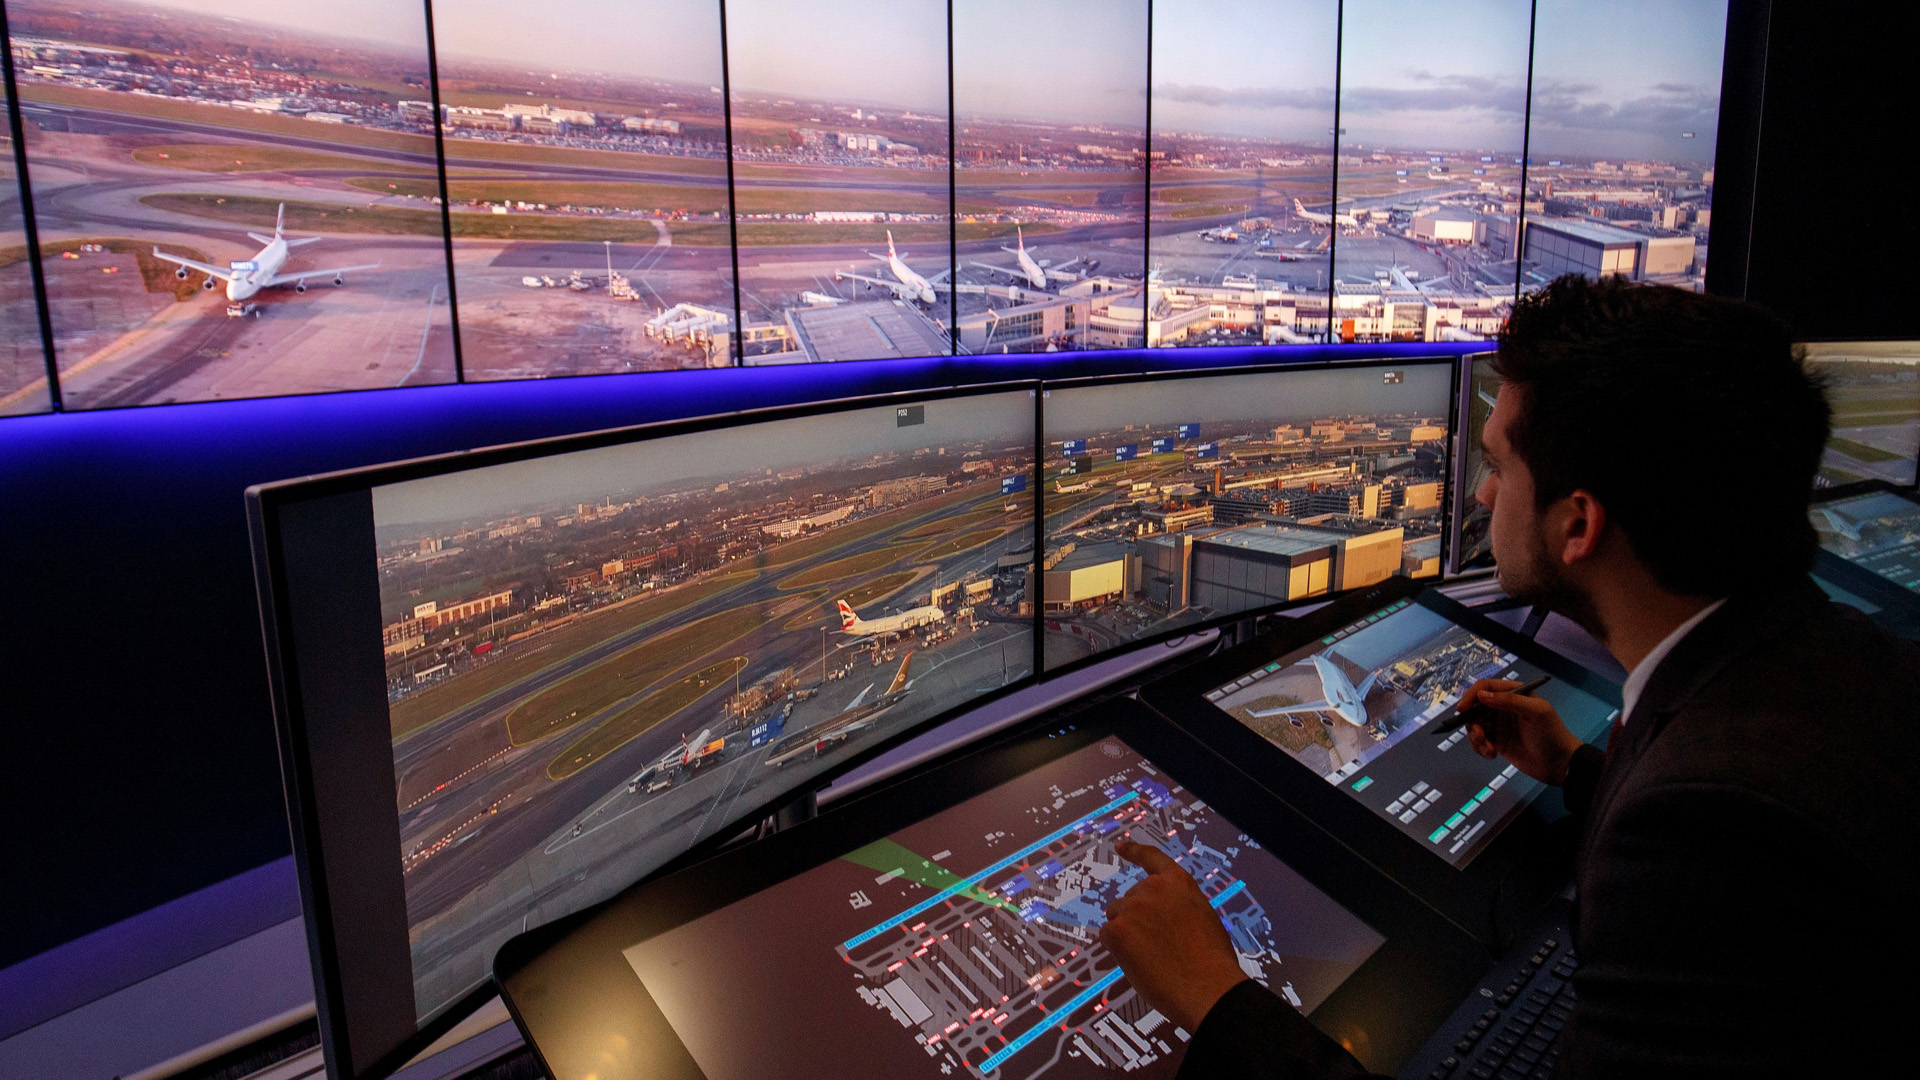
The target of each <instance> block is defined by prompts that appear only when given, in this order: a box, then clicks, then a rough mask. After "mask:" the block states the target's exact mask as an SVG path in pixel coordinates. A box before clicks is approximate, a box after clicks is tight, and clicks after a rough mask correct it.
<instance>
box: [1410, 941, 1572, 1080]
mask: <svg viewBox="0 0 1920 1080" xmlns="http://www.w3.org/2000/svg"><path fill="white" fill-rule="evenodd" d="M1576 966H1577V961H1576V959H1575V957H1574V954H1573V946H1572V945H1571V944H1570V942H1569V940H1568V936H1567V928H1566V923H1565V921H1564V912H1557V913H1556V917H1555V918H1552V919H1549V920H1547V922H1546V924H1545V925H1544V926H1543V927H1542V928H1540V929H1539V930H1537V931H1536V932H1535V933H1533V934H1531V935H1528V936H1527V937H1524V938H1522V939H1521V941H1520V943H1519V944H1517V945H1515V947H1514V948H1513V949H1512V950H1510V951H1509V952H1508V953H1507V955H1506V956H1505V957H1503V958H1502V959H1501V960H1500V962H1499V963H1496V964H1495V965H1494V966H1493V968H1492V969H1491V970H1490V971H1489V972H1488V973H1487V975H1486V977H1485V978H1483V979H1482V980H1481V982H1480V985H1479V986H1478V987H1476V988H1475V989H1474V991H1473V992H1472V993H1470V994H1468V995H1467V1000H1466V1001H1464V1002H1462V1003H1461V1005H1460V1007H1459V1008H1457V1009H1455V1010H1454V1012H1453V1015H1452V1016H1450V1017H1448V1018H1447V1022H1446V1023H1444V1024H1442V1025H1440V1028H1439V1030H1438V1031H1436V1032H1434V1034H1433V1036H1432V1037H1431V1038H1429V1039H1428V1040H1427V1042H1426V1045H1424V1046H1422V1047H1421V1048H1420V1052H1419V1053H1416V1054H1415V1055H1414V1056H1413V1057H1412V1058H1411V1059H1410V1060H1409V1061H1408V1062H1407V1064H1406V1066H1405V1067H1404V1068H1402V1069H1401V1070H1400V1077H1401V1080H1459V1078H1463V1077H1470V1078H1472V1080H1549V1078H1551V1077H1555V1076H1557V1075H1558V1073H1559V1066H1560V1050H1559V1046H1558V1043H1559V1038H1560V1031H1561V1029H1563V1028H1564V1027H1566V1025H1567V1021H1568V1020H1570V1019H1572V1017H1573V1001H1574V990H1573V973H1574V970H1575V968H1576Z"/></svg>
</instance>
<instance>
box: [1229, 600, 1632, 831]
mask: <svg viewBox="0 0 1920 1080" xmlns="http://www.w3.org/2000/svg"><path fill="white" fill-rule="evenodd" d="M1539 674H1541V671H1540V669H1539V668H1537V667H1535V666H1534V665H1532V664H1530V663H1528V662H1527V661H1525V660H1522V659H1520V658H1519V657H1518V656H1516V655H1515V654H1514V653H1512V652H1509V651H1507V650H1506V649H1504V648H1502V647H1500V646H1499V645H1496V644H1494V643H1493V642H1491V641H1488V640H1487V639H1485V638H1483V637H1480V636H1479V635H1477V634H1474V633H1473V632H1471V631H1469V630H1467V629H1466V628H1464V627H1461V626H1458V625H1456V624H1454V623H1453V622H1451V621H1449V620H1448V619H1447V618H1446V617H1445V616H1443V615H1441V614H1440V613H1438V612H1436V611H1432V610H1430V609H1428V608H1425V607H1421V606H1420V605H1418V604H1415V603H1413V602H1412V601H1409V600H1400V601H1396V602H1395V603H1393V604H1391V605H1388V606H1387V607H1386V608H1384V609H1382V610H1380V611H1377V612H1374V613H1372V614H1370V615H1368V616H1366V617H1364V618H1362V619H1359V620H1356V621H1355V622H1354V623H1352V624H1350V625H1348V626H1346V627H1343V628H1342V629H1340V630H1337V631H1335V632H1333V633H1331V634H1328V635H1327V636H1326V637H1324V638H1322V639H1321V640H1320V641H1318V642H1316V643H1315V644H1314V645H1312V646H1310V647H1308V648H1306V649H1302V650H1300V651H1298V652H1296V653H1293V654H1291V655H1288V656H1284V657H1281V658H1280V659H1278V660H1275V661H1273V662H1272V663H1269V664H1266V665H1264V666H1262V667H1260V668H1256V669H1255V670H1253V671H1251V672H1248V673H1247V674H1245V675H1243V676H1241V677H1240V678H1238V679H1235V680H1234V681H1232V682H1230V683H1227V684H1226V685H1224V686H1220V687H1217V688H1215V689H1213V690H1211V691H1209V692H1208V694H1207V699H1208V700H1209V701H1211V702H1213V703H1214V705H1216V706H1217V707H1219V708H1220V709H1221V710H1223V711H1225V712H1226V713H1227V714H1228V715H1229V716H1232V717H1233V718H1234V719H1235V720H1238V721H1239V722H1240V723H1242V724H1244V725H1246V727H1247V728H1248V729H1249V730H1251V731H1253V732H1254V733H1255V734H1256V735H1259V736H1260V737H1261V738H1263V739H1265V740H1266V741H1267V742H1269V743H1272V744H1273V745H1274V746H1276V747H1279V748H1280V749H1281V750H1283V751H1285V752H1286V753H1287V754H1288V755H1290V756H1291V757H1293V759H1294V760H1296V761H1298V762H1300V763H1301V764H1302V765H1305V766H1306V767H1307V768H1309V769H1312V770H1313V771H1314V772H1315V773H1316V774H1318V775H1319V776H1321V777H1322V778H1323V779H1325V780H1326V781H1327V782H1328V783H1330V784H1333V785H1336V786H1339V787H1341V788H1344V789H1345V790H1346V792H1347V794H1349V795H1351V796H1353V797H1354V798H1355V799H1358V800H1359V801H1360V802H1361V803H1363V804H1365V805H1366V806H1367V807H1368V808H1369V809H1371V810H1373V812H1374V813H1376V814H1378V815H1379V816H1380V817H1382V818H1385V819H1386V820H1387V821H1389V822H1391V823H1392V824H1393V825H1394V826H1395V827H1396V828H1398V829H1399V830H1400V831H1401V832H1402V833H1405V834H1406V835H1407V836H1409V837H1411V838H1413V839H1414V840H1416V841H1418V842H1419V843H1420V844H1421V846H1422V847H1424V848H1426V849H1427V850H1428V851H1431V852H1433V853H1434V854H1436V855H1439V856H1440V857H1441V858H1443V859H1445V860H1447V862H1448V863H1450V864H1451V865H1453V866H1456V867H1464V866H1465V865H1467V863H1468V862H1470V861H1471V860H1472V859H1473V857H1474V856H1475V855H1477V854H1479V853H1480V852H1481V851H1484V850H1485V849H1486V848H1487V846H1488V845H1489V844H1490V843H1491V842H1492V841H1493V838H1494V837H1495V836H1497V835H1499V833H1500V831H1501V830H1502V829H1504V828H1505V827H1506V826H1507V825H1508V824H1509V823H1510V822H1511V821H1512V820H1513V819H1514V818H1515V817H1517V816H1518V815H1519V814H1520V812H1521V811H1522V810H1524V809H1525V808H1526V806H1527V804H1528V803H1529V802H1531V801H1532V800H1533V798H1534V797H1535V796H1537V795H1539V794H1540V792H1541V791H1542V790H1544V788H1543V785H1541V784H1540V783H1539V782H1538V781H1536V780H1533V779H1531V778H1530V777H1528V776H1526V775H1525V774H1524V773H1521V772H1520V771H1519V770H1518V769H1516V768H1515V767H1513V766H1512V765H1509V764H1507V763H1506V762H1504V761H1497V760H1496V761H1487V760H1485V759H1483V758H1481V757H1479V756H1477V755H1475V754H1474V753H1473V749H1472V747H1471V746H1468V745H1467V733H1466V731H1465V729H1458V730H1455V731H1453V732H1452V733H1450V734H1447V735H1443V736H1436V735H1431V734H1428V725H1429V724H1433V723H1436V722H1439V721H1443V720H1445V719H1447V718H1449V717H1452V716H1453V715H1455V711H1456V710H1455V706H1456V704H1457V703H1458V702H1459V700H1460V696H1461V695H1462V694H1463V693H1464V692H1465V691H1466V689H1467V687H1469V686H1471V685H1472V684H1473V683H1474V682H1475V681H1476V680H1479V679H1493V678H1501V679H1513V680H1517V681H1521V682H1524V681H1527V680H1530V679H1532V678H1534V677H1535V676H1537V675H1539ZM1539 696H1541V697H1542V698H1545V699H1547V700H1548V701H1550V702H1552V703H1553V704H1554V706H1555V707H1556V708H1557V709H1559V711H1560V715H1561V717H1562V718H1563V719H1564V720H1565V721H1566V722H1567V726H1568V728H1569V729H1570V730H1572V732H1573V733H1574V734H1575V735H1578V736H1579V737H1581V738H1582V739H1586V740H1592V739H1594V738H1597V737H1598V736H1599V735H1600V733H1601V732H1604V731H1605V730H1606V729H1607V726H1608V724H1610V723H1611V722H1612V720H1613V712H1614V709H1613V707H1612V706H1611V705H1609V704H1607V703H1606V702H1603V701H1601V700H1600V699H1599V698H1596V697H1594V696H1593V695H1591V694H1588V693H1586V692H1585V691H1583V690H1581V689H1579V688H1577V687H1574V686H1572V685H1569V684H1567V683H1566V682H1564V681H1561V680H1553V681H1550V682H1548V683H1547V685H1546V686H1545V687H1543V688H1542V689H1541V690H1540V691H1539Z"/></svg>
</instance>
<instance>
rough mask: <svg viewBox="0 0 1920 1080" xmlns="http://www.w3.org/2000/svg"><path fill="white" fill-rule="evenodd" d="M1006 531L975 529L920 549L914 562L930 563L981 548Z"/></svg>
mask: <svg viewBox="0 0 1920 1080" xmlns="http://www.w3.org/2000/svg"><path fill="white" fill-rule="evenodd" d="M1005 531H1006V530H1005V529H1002V528H1000V527H998V526H995V527H992V528H987V529H975V530H973V531H972V532H964V533H961V534H960V535H959V536H956V537H954V538H953V539H951V540H943V541H941V542H940V543H938V544H933V545H930V546H928V547H925V548H922V549H920V550H919V551H918V552H916V553H914V556H913V561H914V562H917V563H929V562H933V561H935V560H937V559H944V558H946V557H947V556H949V555H958V554H960V553H961V552H963V551H968V550H971V549H973V548H977V547H979V546H980V545H982V544H984V543H986V542H987V541H989V540H992V539H993V538H994V537H996V536H999V535H1000V534H1001V533H1003V532H1005Z"/></svg>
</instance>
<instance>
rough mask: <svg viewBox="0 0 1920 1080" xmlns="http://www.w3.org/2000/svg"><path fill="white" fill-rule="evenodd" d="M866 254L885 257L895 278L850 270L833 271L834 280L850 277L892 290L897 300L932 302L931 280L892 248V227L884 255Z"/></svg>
mask: <svg viewBox="0 0 1920 1080" xmlns="http://www.w3.org/2000/svg"><path fill="white" fill-rule="evenodd" d="M867 254H868V255H871V256H873V257H874V258H876V259H880V258H884V259H886V261H887V269H888V270H890V271H892V273H893V276H894V279H895V280H893V281H887V280H885V279H884V278H877V277H868V276H866V275H865V274H856V273H854V272H853V271H851V270H836V271H834V274H833V277H834V280H836V281H838V280H839V279H841V278H852V279H853V280H855V281H864V282H866V283H867V284H869V285H878V286H880V287H881V288H884V289H889V290H892V292H893V295H894V298H895V299H898V300H918V301H920V302H921V303H923V304H931V303H933V302H934V294H933V282H931V281H928V280H927V279H926V278H924V277H922V276H921V275H920V274H918V273H917V272H915V271H914V269H913V267H911V266H908V265H907V264H906V257H905V256H904V255H901V254H900V253H899V252H896V251H895V250H894V249H893V230H892V229H888V230H887V253H886V255H884V256H882V255H879V254H876V253H874V252H871V251H869V252H867Z"/></svg>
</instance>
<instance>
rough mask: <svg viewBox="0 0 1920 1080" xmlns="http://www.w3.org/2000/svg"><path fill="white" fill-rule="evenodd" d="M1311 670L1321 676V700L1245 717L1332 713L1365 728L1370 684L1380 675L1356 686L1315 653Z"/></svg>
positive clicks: (1329, 660)
mask: <svg viewBox="0 0 1920 1080" xmlns="http://www.w3.org/2000/svg"><path fill="white" fill-rule="evenodd" d="M1313 666H1314V670H1316V671H1318V672H1319V673H1320V695H1321V696H1320V700H1318V701H1308V702H1303V703H1302V704H1299V705H1287V706H1284V707H1282V708H1278V709H1259V710H1256V711H1254V712H1250V713H1248V714H1247V715H1248V716H1254V717H1268V716H1295V715H1298V714H1301V713H1328V712H1330V713H1332V714H1334V715H1335V716H1338V717H1339V718H1340V719H1342V720H1345V721H1346V722H1347V723H1349V724H1352V725H1353V726H1354V727H1366V726H1367V694H1368V693H1370V692H1372V690H1373V684H1374V683H1375V682H1377V681H1379V679H1380V673H1379V672H1377V671H1376V672H1374V673H1373V674H1371V675H1368V676H1367V678H1366V681H1365V682H1362V683H1361V684H1360V685H1359V686H1355V685H1353V680H1352V679H1349V678H1347V673H1346V672H1344V671H1341V670H1340V665H1339V664H1336V663H1334V662H1333V661H1332V660H1331V659H1329V658H1328V657H1327V655H1326V654H1325V653H1316V654H1315V655H1314V657H1313Z"/></svg>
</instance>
